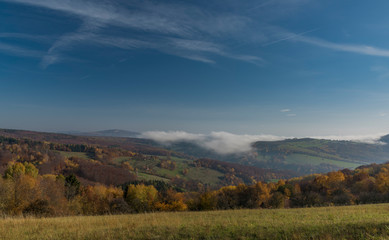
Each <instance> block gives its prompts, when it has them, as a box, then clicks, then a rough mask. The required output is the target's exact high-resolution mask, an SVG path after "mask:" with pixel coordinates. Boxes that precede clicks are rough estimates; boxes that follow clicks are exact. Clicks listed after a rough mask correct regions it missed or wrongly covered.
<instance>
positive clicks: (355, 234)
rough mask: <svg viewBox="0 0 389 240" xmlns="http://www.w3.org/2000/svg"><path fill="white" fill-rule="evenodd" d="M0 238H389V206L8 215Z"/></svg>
mask: <svg viewBox="0 0 389 240" xmlns="http://www.w3.org/2000/svg"><path fill="white" fill-rule="evenodd" d="M0 236H1V238H2V239H388V238H389V204H377V205H359V206H347V207H322V208H302V209H280V210H263V209H259V210H229V211H211V212H180V213H148V214H137V215H118V216H90V217H61V218H41V219H36V218H5V219H2V220H0Z"/></svg>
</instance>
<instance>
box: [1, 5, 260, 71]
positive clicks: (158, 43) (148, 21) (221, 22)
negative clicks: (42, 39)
mask: <svg viewBox="0 0 389 240" xmlns="http://www.w3.org/2000/svg"><path fill="white" fill-rule="evenodd" d="M3 1H4V0H3ZM5 1H8V2H12V3H19V4H25V5H30V6H34V7H40V8H47V9H50V10H54V11H59V12H63V13H65V14H68V15H69V16H73V17H77V18H80V19H81V20H83V21H84V24H83V25H82V26H81V27H80V29H78V30H77V31H76V32H74V33H68V34H64V35H63V36H61V37H59V38H58V40H57V41H56V42H55V43H54V44H53V45H52V47H51V48H50V49H49V51H48V52H47V54H46V56H45V57H44V58H43V60H42V66H43V67H47V66H49V65H50V64H54V63H56V62H59V61H61V59H63V57H62V54H63V52H64V51H66V50H69V49H71V48H72V47H73V46H75V45H78V44H80V43H84V44H85V43H86V44H90V43H95V44H96V43H98V44H100V45H108V46H112V47H119V48H124V49H133V48H151V49H156V50H159V51H161V52H164V53H167V54H171V55H176V56H179V57H183V58H187V59H191V60H194V61H200V62H205V63H214V60H212V56H213V55H219V56H223V57H227V58H232V59H236V60H240V61H246V62H250V63H253V64H259V63H261V62H262V61H263V60H262V59H261V58H259V57H257V56H250V55H242V54H235V53H232V52H231V51H229V49H228V48H226V47H225V46H224V45H223V44H216V43H215V41H213V39H219V38H220V37H222V36H224V35H231V34H233V33H236V32H239V31H241V29H243V28H245V26H246V23H247V22H248V21H249V20H248V19H246V18H244V17H241V16H238V15H233V14H229V13H225V14H224V13H220V12H208V11H206V10H204V9H200V8H198V7H196V6H194V5H190V4H185V5H184V4H168V3H161V2H158V3H157V2H151V1H141V2H138V1H129V2H122V3H119V2H115V1H91V0H83V1H79V0H12V1H11V0H5ZM107 26H115V27H122V28H126V29H130V30H135V31H138V32H139V33H140V34H141V35H142V33H147V37H146V38H144V39H126V37H123V36H121V37H117V36H112V35H104V31H103V29H102V28H103V27H107ZM99 32H100V34H96V33H99ZM133 42H136V43H135V44H132V43H133ZM139 43H141V44H139Z"/></svg>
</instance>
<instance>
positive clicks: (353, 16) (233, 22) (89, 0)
mask: <svg viewBox="0 0 389 240" xmlns="http://www.w3.org/2000/svg"><path fill="white" fill-rule="evenodd" d="M387 9H389V2H388V1H383V0H377V1H374V3H372V2H368V1H362V0H353V1H351V0H344V1H336V0H322V1H319V0H288V1H284V0H255V1H253V0H245V1H242V0H239V1H238V0H213V1H202V0H195V1H194V0H193V1H192V0H175V1H173V0H169V1H168V0H167V1H163V0H158V1H147V0H145V1H132V0H0V22H1V23H2V24H0V111H1V114H0V128H12V129H28V130H38V131H54V132H58V131H96V130H103V129H124V130H131V131H137V132H144V133H145V136H146V135H147V134H149V135H150V133H154V134H157V135H158V136H160V135H163V136H165V135H164V134H165V133H170V134H171V135H174V136H177V135H180V134H181V135H182V134H184V135H185V134H189V135H185V136H189V137H190V136H192V135H190V134H193V136H197V137H198V136H201V137H204V136H213V135H218V134H221V135H223V134H227V135H228V134H233V135H234V136H238V135H239V136H261V137H263V136H270V137H269V138H274V136H286V137H305V136H327V137H328V136H332V138H342V137H343V138H345V139H347V138H352V137H350V136H358V137H359V136H378V135H385V134H388V133H389V124H388V120H389V64H388V63H389V41H388V39H389V25H388V22H389V15H388V14H387ZM204 134H205V135H204ZM165 137H166V136H165ZM261 137H257V138H255V139H258V138H261ZM355 138H357V137H355ZM246 139H247V138H246ZM249 139H252V138H251V137H250V138H249ZM274 139H279V138H277V137H276V138H274Z"/></svg>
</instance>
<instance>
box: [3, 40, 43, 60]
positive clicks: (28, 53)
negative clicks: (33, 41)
mask: <svg viewBox="0 0 389 240" xmlns="http://www.w3.org/2000/svg"><path fill="white" fill-rule="evenodd" d="M0 52H2V53H5V54H8V55H13V56H22V57H32V58H41V57H42V56H44V52H40V51H35V50H30V49H25V48H21V47H18V46H14V45H10V44H6V43H1V42H0Z"/></svg>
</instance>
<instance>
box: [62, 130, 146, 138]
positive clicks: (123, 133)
mask: <svg viewBox="0 0 389 240" xmlns="http://www.w3.org/2000/svg"><path fill="white" fill-rule="evenodd" d="M63 133H65V134H70V135H77V136H92V137H127V138H133V137H137V136H139V135H140V133H138V132H133V131H127V130H121V129H109V130H102V131H95V132H77V131H69V132H63Z"/></svg>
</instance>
